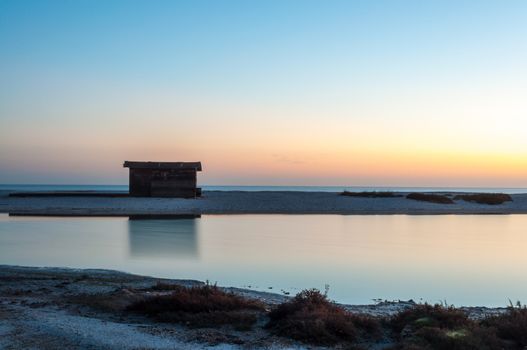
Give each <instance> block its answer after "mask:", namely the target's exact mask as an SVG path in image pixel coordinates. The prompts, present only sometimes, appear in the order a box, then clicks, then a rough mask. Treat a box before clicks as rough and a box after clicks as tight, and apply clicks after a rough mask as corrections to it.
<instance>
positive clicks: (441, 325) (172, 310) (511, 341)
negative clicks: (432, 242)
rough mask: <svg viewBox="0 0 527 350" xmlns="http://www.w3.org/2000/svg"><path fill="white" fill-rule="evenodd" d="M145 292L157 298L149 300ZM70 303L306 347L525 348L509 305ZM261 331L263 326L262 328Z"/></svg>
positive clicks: (525, 319)
mask: <svg viewBox="0 0 527 350" xmlns="http://www.w3.org/2000/svg"><path fill="white" fill-rule="evenodd" d="M145 292H147V293H149V294H150V293H151V294H152V295H148V296H145V294H144V293H145ZM69 301H72V302H75V303H76V304H80V305H84V306H89V307H91V308H93V309H97V310H100V311H105V312H112V313H119V314H120V315H121V317H122V316H125V315H126V313H128V312H133V313H134V314H139V315H144V316H147V317H151V318H152V319H154V320H155V321H160V322H175V323H180V324H184V325H186V326H189V327H196V328H200V327H221V326H225V325H230V326H233V327H234V329H236V330H245V331H246V330H250V329H251V328H252V327H253V326H254V324H255V322H256V321H257V320H261V321H263V320H265V319H267V325H266V329H268V330H269V331H270V332H271V333H272V334H275V335H277V336H281V337H286V338H290V339H292V340H296V341H301V342H303V343H306V344H313V345H323V346H335V347H339V348H350V349H351V348H353V349H358V348H361V347H360V346H364V347H365V348H369V346H370V345H372V344H378V343H379V342H382V343H385V344H391V346H392V347H391V348H390V349H392V350H421V349H439V350H443V349H444V350H447V349H448V350H450V349H454V350H476V349H481V350H498V349H505V350H516V349H524V348H526V347H527V308H526V307H525V306H521V305H520V304H517V305H515V306H513V305H511V307H509V309H508V310H507V311H505V312H504V313H503V314H500V315H497V316H492V317H488V318H486V319H483V320H473V319H470V318H469V317H468V316H467V314H466V313H465V312H464V311H462V310H460V309H456V308H454V307H452V306H444V305H429V304H419V305H415V307H412V308H410V309H407V310H405V311H402V312H400V313H399V314H397V315H395V316H393V317H391V318H381V317H373V316H367V315H358V314H354V313H351V312H349V311H347V310H346V309H345V308H343V307H342V306H339V305H338V304H335V303H333V302H332V301H330V300H329V299H328V298H327V296H326V294H324V293H321V292H320V291H318V290H314V289H312V290H304V291H302V292H301V293H299V294H297V295H296V296H295V297H294V298H292V299H290V300H289V301H286V302H284V303H282V304H279V305H277V306H275V307H274V308H273V309H272V310H271V311H270V312H269V311H268V310H266V307H265V305H264V304H262V303H261V302H259V301H256V300H253V299H248V298H245V297H242V296H239V295H236V294H233V293H228V292H224V291H222V290H221V289H220V288H218V287H216V286H211V285H209V284H207V285H203V286H198V287H183V286H179V285H176V284H166V283H158V284H157V285H155V286H153V287H151V288H148V289H146V290H145V289H141V290H139V289H138V290H127V289H120V290H118V291H115V292H113V293H109V294H103V293H101V294H94V295H82V296H79V297H77V298H75V299H71V300H69ZM259 324H260V323H259Z"/></svg>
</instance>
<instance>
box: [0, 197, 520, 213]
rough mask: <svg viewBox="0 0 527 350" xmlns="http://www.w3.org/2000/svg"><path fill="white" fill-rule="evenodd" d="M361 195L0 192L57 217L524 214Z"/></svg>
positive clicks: (516, 205)
mask: <svg viewBox="0 0 527 350" xmlns="http://www.w3.org/2000/svg"><path fill="white" fill-rule="evenodd" d="M406 194H407V193H403V192H401V193H396V195H400V197H393V198H360V197H346V196H341V195H339V193H335V192H300V191H297V192H293V191H289V192H288V191H262V192H244V191H205V192H203V195H202V197H200V198H196V199H180V198H141V197H91V196H84V197H61V196H52V197H9V196H8V192H4V193H2V194H0V213H10V214H15V215H57V216H129V215H202V214H343V215H383V214H409V215H436V214H526V213H527V194H512V195H511V197H512V201H511V202H505V203H503V204H499V205H487V204H477V203H473V202H466V201H463V200H457V201H455V203H454V204H437V203H429V202H422V201H415V200H410V199H407V198H405V195H406Z"/></svg>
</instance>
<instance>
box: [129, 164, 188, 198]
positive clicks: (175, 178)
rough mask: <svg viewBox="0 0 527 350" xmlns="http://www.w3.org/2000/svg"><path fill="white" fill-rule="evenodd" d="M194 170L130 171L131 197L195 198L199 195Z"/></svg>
mask: <svg viewBox="0 0 527 350" xmlns="http://www.w3.org/2000/svg"><path fill="white" fill-rule="evenodd" d="M196 184H197V174H196V170H193V169H135V168H131V169H130V195H132V196H138V197H150V196H151V197H181V198H194V197H196V196H197V195H198V193H197V189H196Z"/></svg>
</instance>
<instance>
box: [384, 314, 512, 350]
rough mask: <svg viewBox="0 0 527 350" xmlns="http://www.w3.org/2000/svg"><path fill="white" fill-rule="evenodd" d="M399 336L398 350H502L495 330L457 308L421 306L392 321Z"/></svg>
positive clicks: (399, 315) (398, 315)
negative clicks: (477, 321)
mask: <svg viewBox="0 0 527 350" xmlns="http://www.w3.org/2000/svg"><path fill="white" fill-rule="evenodd" d="M390 323H391V326H392V328H393V329H394V331H395V332H396V333H397V334H398V335H399V337H400V338H402V339H401V342H400V343H399V345H398V346H397V347H396V348H398V349H438V350H443V349H444V350H451V349H452V350H478V349H482V350H494V349H496V350H497V349H502V348H503V347H502V344H501V341H500V340H499V339H498V337H497V336H496V331H495V329H494V328H492V327H481V326H480V325H479V324H478V323H476V322H474V321H472V320H470V319H469V318H468V317H467V315H466V314H465V313H464V312H463V311H461V310H458V309H455V308H454V307H445V306H442V305H429V304H423V305H417V306H416V307H414V308H411V309H408V310H405V311H402V312H401V313H399V314H397V315H396V316H394V317H393V318H392V319H391V322H390Z"/></svg>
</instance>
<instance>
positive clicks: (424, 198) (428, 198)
mask: <svg viewBox="0 0 527 350" xmlns="http://www.w3.org/2000/svg"><path fill="white" fill-rule="evenodd" d="M406 198H408V199H413V200H416V201H421V202H430V203H437V204H454V201H453V200H452V199H451V198H449V197H447V196H446V195H442V194H428V193H418V192H413V193H410V194H408V195H407V196H406Z"/></svg>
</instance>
